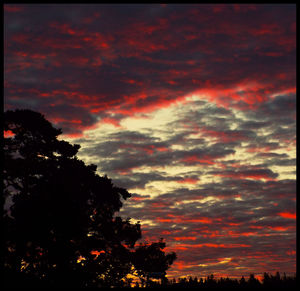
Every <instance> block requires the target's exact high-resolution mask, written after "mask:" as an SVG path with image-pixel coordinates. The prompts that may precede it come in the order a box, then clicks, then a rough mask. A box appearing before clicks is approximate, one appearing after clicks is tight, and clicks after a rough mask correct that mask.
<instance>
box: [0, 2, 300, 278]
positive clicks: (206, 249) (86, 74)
mask: <svg viewBox="0 0 300 291" xmlns="http://www.w3.org/2000/svg"><path fill="white" fill-rule="evenodd" d="M4 71H5V72H4V108H5V109H16V108H19V109H21V108H22V109H25V108H26V109H32V110H36V111H39V112H41V113H43V114H44V115H45V117H46V118H47V119H48V120H50V121H51V122H52V123H53V124H54V125H55V126H56V127H59V128H62V130H63V133H64V134H63V135H62V137H61V138H62V139H65V140H68V141H69V142H70V143H72V144H73V143H77V144H80V145H81V149H80V151H79V153H78V157H79V158H80V159H83V160H84V161H85V162H86V163H87V164H90V163H93V164H96V165H97V166H98V172H99V174H100V175H104V174H107V176H108V177H109V178H112V180H113V183H114V184H115V185H116V186H120V187H125V188H126V189H127V190H128V191H129V192H130V193H132V197H131V198H130V199H128V201H126V202H125V204H124V207H123V209H122V211H121V213H120V215H122V216H123V217H124V218H126V217H131V218H132V222H136V221H141V225H142V235H143V239H142V241H144V240H148V241H150V242H151V241H157V240H158V239H159V238H161V237H163V238H164V239H165V241H166V243H167V252H170V251H175V252H176V253H177V257H178V258H177V260H176V261H175V262H174V264H173V266H172V267H171V268H170V270H169V271H168V272H167V274H168V277H169V278H173V277H179V276H186V275H192V276H195V275H197V276H205V275H208V274H211V273H214V274H215V275H216V276H218V275H223V276H229V277H235V276H238V277H240V276H242V275H244V276H247V277H248V276H249V274H250V273H255V274H258V275H259V274H261V273H263V272H271V273H274V272H276V271H279V272H280V273H283V272H286V273H287V274H294V273H295V272H296V5H292V4H288V5H283V4H272V5H262V4H260V5H237V4H234V5H229V4H224V5H217V4H212V5H204V4H197V5H193V4H188V5H184V4H151V5H145V4H143V5H142V4H127V5H121V4H114V5H113V4H111V5H104V4H86V5H84V4H80V5H74V4H27V5H20V4H19V5H4Z"/></svg>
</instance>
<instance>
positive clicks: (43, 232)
mask: <svg viewBox="0 0 300 291" xmlns="http://www.w3.org/2000/svg"><path fill="white" fill-rule="evenodd" d="M4 131H5V132H9V133H10V134H9V135H7V136H5V138H4V171H3V176H4V179H3V183H4V185H3V186H4V187H3V188H4V196H3V197H4V217H3V221H4V273H5V283H6V284H7V285H10V286H12V285H13V286H14V284H20V285H22V287H24V286H26V285H28V286H31V285H36V286H43V284H44V285H45V284H47V286H52V287H57V286H59V287H64V286H68V287H72V286H74V287H102V286H110V287H111V286H121V285H122V284H124V278H126V275H127V274H130V273H132V272H134V271H135V272H138V274H139V275H140V276H141V278H148V279H149V278H150V277H155V276H156V275H155V274H156V273H160V274H162V277H163V278H164V277H165V274H166V270H167V269H168V268H169V267H170V266H171V264H172V263H173V261H174V260H175V259H176V254H175V253H171V254H165V253H164V251H163V249H164V247H165V243H164V242H163V241H162V240H161V241H159V242H157V243H152V244H150V245H146V244H144V245H140V246H138V247H137V246H136V242H137V241H138V240H139V239H140V238H141V225H140V223H131V221H130V218H126V219H123V218H122V217H120V216H116V212H118V211H119V210H120V208H121V207H122V205H123V201H124V200H126V199H128V198H129V197H130V196H131V195H130V193H128V191H127V190H126V189H123V188H119V187H117V186H115V185H114V184H113V183H112V181H111V179H109V178H108V177H107V176H103V177H102V176H100V175H98V174H97V172H96V170H97V166H96V165H86V164H85V163H84V162H83V161H81V160H79V159H78V158H77V156H76V154H77V152H78V150H79V148H80V146H79V145H76V144H75V145H71V144H70V143H68V142H66V141H63V140H59V139H58V136H59V135H60V134H61V133H62V131H61V130H60V129H56V128H54V127H53V126H52V124H51V123H50V122H49V121H47V120H46V119H45V118H44V116H43V115H42V114H40V113H38V112H34V111H31V110H15V111H6V112H5V113H4ZM16 279H17V280H16ZM17 281H18V282H19V283H16V282H17Z"/></svg>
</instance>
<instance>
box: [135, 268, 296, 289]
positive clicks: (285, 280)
mask: <svg viewBox="0 0 300 291" xmlns="http://www.w3.org/2000/svg"><path fill="white" fill-rule="evenodd" d="M134 287H135V288H139V286H138V283H136V285H135V286H134ZM147 287H149V288H200V289H216V288H217V289H218V288H222V289H223V288H224V289H226V288H228V290H234V289H248V290H256V289H267V288H272V289H279V288H280V289H284V288H285V289H286V290H295V288H296V275H294V276H286V274H285V273H284V274H283V275H282V276H281V275H280V273H279V272H277V273H276V274H275V275H272V274H269V273H264V275H263V278H262V280H261V281H260V280H258V279H257V278H256V277H255V275H254V274H250V276H249V278H246V279H245V278H244V277H243V276H242V277H241V278H240V279H231V278H228V277H227V278H223V277H221V278H218V279H216V278H215V277H214V275H210V276H208V277H206V278H197V277H194V278H193V277H184V278H178V279H177V280H176V279H171V280H164V281H155V282H154V281H149V282H148V284H147Z"/></svg>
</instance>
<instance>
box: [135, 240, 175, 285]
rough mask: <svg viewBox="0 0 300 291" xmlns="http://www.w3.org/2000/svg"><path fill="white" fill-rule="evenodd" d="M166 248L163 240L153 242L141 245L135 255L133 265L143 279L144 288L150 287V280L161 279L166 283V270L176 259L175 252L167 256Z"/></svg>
mask: <svg viewBox="0 0 300 291" xmlns="http://www.w3.org/2000/svg"><path fill="white" fill-rule="evenodd" d="M165 247H166V244H165V242H164V241H163V239H160V240H159V241H158V242H153V243H151V244H150V245H149V244H147V243H144V244H142V243H141V244H140V245H139V246H138V247H137V248H136V251H135V252H134V253H133V256H132V257H133V264H134V267H135V269H136V272H137V274H138V276H139V278H140V279H141V282H142V286H149V283H150V279H151V278H155V279H161V280H162V283H165V282H166V280H167V279H166V277H165V276H166V270H167V269H168V268H169V267H170V266H171V265H172V263H173V261H174V260H175V259H176V254H175V253H174V252H172V253H170V254H167V255H165V253H164V251H163V249H164V248H165Z"/></svg>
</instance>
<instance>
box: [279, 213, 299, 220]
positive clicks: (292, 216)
mask: <svg viewBox="0 0 300 291" xmlns="http://www.w3.org/2000/svg"><path fill="white" fill-rule="evenodd" d="M278 214H279V216H281V217H283V218H288V219H296V213H291V212H280V213H278Z"/></svg>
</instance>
